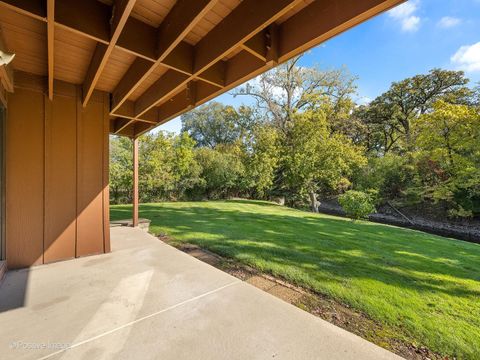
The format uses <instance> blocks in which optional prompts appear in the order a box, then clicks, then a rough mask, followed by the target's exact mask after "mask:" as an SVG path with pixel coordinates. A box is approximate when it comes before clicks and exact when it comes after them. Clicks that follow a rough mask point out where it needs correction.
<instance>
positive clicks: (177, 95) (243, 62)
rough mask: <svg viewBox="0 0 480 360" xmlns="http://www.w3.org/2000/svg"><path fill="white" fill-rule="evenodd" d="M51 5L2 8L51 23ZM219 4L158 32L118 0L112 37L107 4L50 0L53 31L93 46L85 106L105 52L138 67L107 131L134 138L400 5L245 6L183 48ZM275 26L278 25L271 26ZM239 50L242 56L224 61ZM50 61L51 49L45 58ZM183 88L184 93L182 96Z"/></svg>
mask: <svg viewBox="0 0 480 360" xmlns="http://www.w3.org/2000/svg"><path fill="white" fill-rule="evenodd" d="M50 1H52V3H53V0H47V1H44V0H42V1H39V0H0V7H2V6H3V7H7V8H9V9H13V10H15V11H17V12H19V13H22V14H25V15H28V16H30V17H32V18H35V19H37V20H40V21H44V22H47V23H48V22H49V20H48V16H49V14H48V3H49V2H50ZM216 1H218V0H178V1H177V2H176V4H175V6H174V7H173V8H172V10H171V11H170V13H169V14H168V15H167V17H166V18H165V19H164V21H163V22H162V24H161V25H160V27H159V28H155V27H152V26H150V25H147V24H145V23H143V22H142V21H139V20H137V19H135V18H133V17H129V16H128V15H127V12H128V9H127V7H128V6H129V5H128V4H129V3H131V2H130V1H129V0H118V1H117V3H116V7H118V6H119V5H118V4H120V6H124V9H125V10H124V11H121V12H117V16H118V14H124V16H122V15H120V16H119V18H117V19H118V21H119V22H118V23H117V24H120V23H121V24H122V26H123V31H122V30H119V31H118V32H116V33H115V29H116V28H117V26H118V25H114V24H116V21H117V20H115V19H114V20H113V22H112V26H111V25H110V21H111V20H112V7H111V6H109V5H106V4H105V3H104V2H102V1H97V0H83V1H71V0H55V15H54V19H53V24H54V25H55V27H62V28H64V29H67V30H68V31H73V32H75V33H77V34H80V35H82V36H85V37H88V38H90V39H93V40H95V41H96V42H97V43H98V46H97V49H96V51H95V55H94V57H93V59H92V63H91V65H90V68H91V69H93V70H89V71H88V74H89V75H87V77H86V80H85V84H84V85H85V88H86V90H87V91H85V92H84V93H85V94H87V98H86V100H85V99H84V100H85V103H86V101H88V93H89V92H90V93H91V91H93V89H94V88H95V84H96V82H97V81H98V77H99V76H100V73H101V68H102V67H104V66H105V64H106V62H107V60H108V51H110V52H111V51H113V50H114V49H115V48H120V49H122V50H124V51H127V52H129V53H130V54H132V55H134V56H135V57H136V59H135V60H134V62H133V64H132V65H131V66H130V68H129V69H128V71H127V72H126V73H125V75H124V77H123V78H122V79H121V81H120V82H119V83H118V85H117V88H116V89H115V90H114V92H113V93H112V104H113V110H114V111H112V112H111V115H113V116H118V117H119V119H117V120H114V121H113V126H112V130H114V131H115V132H117V133H119V134H122V135H127V136H131V137H136V136H138V135H139V134H141V133H143V132H145V131H147V130H148V129H149V128H151V127H153V126H156V125H158V124H159V123H162V122H164V121H165V120H167V119H170V118H171V117H172V116H177V115H179V114H181V113H183V112H184V111H186V110H187V109H190V108H192V107H193V106H197V105H199V104H202V103H204V102H205V101H208V100H210V99H212V98H214V97H215V96H217V95H219V94H221V93H223V92H225V91H227V90H229V89H231V88H233V87H234V86H237V85H239V84H241V83H243V82H244V81H247V80H249V79H251V78H252V77H254V76H255V75H258V74H260V73H262V72H264V71H266V70H268V69H270V68H271V67H273V66H275V65H276V64H278V63H281V62H284V61H286V60H288V59H289V58H291V57H293V56H295V55H298V54H300V53H302V52H304V51H306V50H308V49H309V48H311V47H313V46H315V45H318V44H320V43H322V42H324V41H326V40H328V39H330V38H332V37H333V36H336V35H338V34H339V33H341V32H343V31H345V30H347V29H349V28H351V27H353V26H355V25H357V24H359V23H361V22H363V21H365V20H367V19H369V18H371V17H373V16H374V15H377V14H379V13H381V12H383V11H386V10H388V9H390V8H392V7H394V6H396V5H398V4H400V3H402V2H404V0H362V1H358V0H357V1H356V0H328V1H327V0H324V1H323V0H322V1H319V0H318V1H313V2H312V3H311V4H309V5H308V6H306V7H305V8H303V9H302V10H300V11H299V12H297V13H296V14H295V15H292V16H290V17H288V13H289V11H290V10H291V9H292V8H294V7H296V6H297V5H299V4H300V3H303V1H304V0H264V1H258V0H243V1H242V2H240V4H239V5H237V6H236V7H235V8H234V9H233V11H231V12H230V13H229V15H227V16H226V17H225V18H223V20H222V21H220V23H218V24H217V25H216V26H215V27H214V28H213V29H212V30H210V31H209V32H208V33H207V35H205V36H204V37H203V38H202V39H201V40H200V41H199V42H198V43H197V44H196V45H191V44H189V43H187V42H186V41H185V38H186V35H187V33H189V32H190V31H191V30H192V29H193V27H194V26H195V25H196V24H198V22H199V21H200V19H202V18H204V17H205V15H206V14H207V12H208V11H209V10H211V9H212V7H213V5H214V4H215V3H216ZM122 4H123V5H122ZM132 7H133V5H132ZM130 11H131V8H130ZM114 14H115V13H114ZM128 14H130V13H129V12H128ZM284 15H287V16H284ZM284 17H286V19H284ZM280 18H282V21H283V22H282V23H281V24H279V25H275V23H276V21H277V20H278V19H280ZM117 35H118V36H117ZM238 49H243V51H241V52H239V53H237V54H236V55H235V56H233V57H230V58H229V59H228V60H225V59H226V58H228V57H229V56H231V53H232V52H233V51H234V50H236V51H238ZM51 53H52V51H50V48H49V55H51ZM157 66H164V67H167V68H169V69H170V70H168V71H167V72H166V73H164V74H163V75H162V77H161V78H160V79H159V80H158V81H157V82H155V83H154V84H153V85H151V87H150V88H148V89H147V90H146V91H145V92H144V93H143V94H141V95H140V97H138V98H137V100H136V101H135V102H132V101H130V100H128V98H129V97H130V96H131V94H132V93H133V91H135V89H138V87H139V85H140V84H141V83H142V82H144V81H145V80H146V79H147V77H149V75H150V74H152V72H153V71H154V69H155V67H157ZM50 74H51V72H50V62H49V75H50ZM91 74H93V75H91ZM52 77H53V76H52ZM89 79H93V80H89ZM49 83H50V80H49ZM192 84H194V85H192ZM187 88H188V89H189V90H188V91H187V90H185V89H187ZM192 90H195V91H194V95H195V96H193V97H192V96H190V95H188V94H187V93H192ZM49 95H50V89H49ZM120 118H122V119H120Z"/></svg>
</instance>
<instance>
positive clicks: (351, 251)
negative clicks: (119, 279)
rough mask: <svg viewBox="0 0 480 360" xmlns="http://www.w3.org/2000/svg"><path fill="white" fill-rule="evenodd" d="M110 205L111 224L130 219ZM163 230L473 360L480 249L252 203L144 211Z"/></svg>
mask: <svg viewBox="0 0 480 360" xmlns="http://www.w3.org/2000/svg"><path fill="white" fill-rule="evenodd" d="M130 211H131V210H130V207H129V206H112V207H111V218H112V219H115V220H117V219H125V218H129V217H131V215H130V214H131V212H130ZM140 216H141V217H144V218H148V219H151V220H152V226H151V231H152V232H154V233H156V234H160V233H166V234H168V235H169V236H171V237H172V238H173V239H174V241H176V242H179V243H181V242H188V243H193V244H197V245H199V246H201V247H204V248H207V249H209V250H211V251H213V252H216V253H218V254H221V255H224V256H228V257H231V258H233V259H236V260H238V261H240V262H242V263H245V264H248V265H250V266H253V267H255V268H258V269H260V270H262V271H265V272H268V273H272V274H274V275H277V276H280V277H283V278H285V279H287V280H289V281H291V282H294V283H296V284H299V285H302V286H305V287H308V288H310V289H312V290H315V291H317V292H320V293H322V294H326V295H328V296H330V297H332V298H334V299H337V300H338V301H340V302H342V303H345V304H348V305H350V306H352V307H353V308H355V309H358V310H359V311H362V312H364V313H366V314H368V315H369V316H370V317H371V318H373V319H376V320H378V321H379V322H381V323H382V324H384V325H385V327H386V328H387V329H389V330H391V331H388V332H389V333H391V334H394V336H395V337H397V338H400V339H402V340H405V341H409V342H413V343H414V344H416V345H417V346H421V345H423V346H427V347H428V348H430V349H431V350H433V351H436V352H438V353H440V354H443V355H450V356H456V357H458V358H465V359H467V358H468V359H480V246H479V245H476V244H470V243H466V242H462V241H457V240H451V239H446V238H442V237H438V236H434V235H429V234H425V233H422V232H417V231H412V230H408V229H401V228H397V227H392V226H386V225H381V224H375V223H370V222H355V223H353V222H351V221H350V220H347V219H343V218H338V217H333V216H327V215H321V214H320V215H317V214H312V213H308V212H303V211H297V210H292V209H289V208H285V207H280V206H276V205H273V204H271V203H267V202H258V201H243V200H238V201H218V202H179V203H162V204H144V205H141V206H140Z"/></svg>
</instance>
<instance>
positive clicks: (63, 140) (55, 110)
mask: <svg viewBox="0 0 480 360" xmlns="http://www.w3.org/2000/svg"><path fill="white" fill-rule="evenodd" d="M45 100H46V102H45V104H46V105H45V241H44V247H45V255H44V262H45V263H48V262H52V261H58V260H62V259H69V258H73V257H75V236H76V234H75V231H76V188H77V186H76V184H77V177H76V171H77V166H76V165H77V162H76V132H77V129H76V126H77V117H76V101H75V98H74V97H65V96H58V95H55V97H54V101H53V102H50V101H48V99H45Z"/></svg>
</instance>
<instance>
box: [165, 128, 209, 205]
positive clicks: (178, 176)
mask: <svg viewBox="0 0 480 360" xmlns="http://www.w3.org/2000/svg"><path fill="white" fill-rule="evenodd" d="M173 151H174V161H173V166H172V171H173V175H174V181H175V184H174V192H175V198H176V199H181V198H183V197H184V194H185V192H186V191H187V190H190V189H192V188H194V187H195V186H196V185H197V184H199V183H200V173H201V170H202V169H201V166H200V164H198V162H197V160H196V158H195V140H193V139H192V138H191V137H190V136H189V135H188V134H187V133H186V132H183V133H182V134H180V135H179V136H176V137H174V138H173Z"/></svg>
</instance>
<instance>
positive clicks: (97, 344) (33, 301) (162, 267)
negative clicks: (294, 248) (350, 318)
mask: <svg viewBox="0 0 480 360" xmlns="http://www.w3.org/2000/svg"><path fill="white" fill-rule="evenodd" d="M111 231H112V248H113V251H112V253H110V254H106V255H99V256H92V257H86V258H82V259H76V260H71V261H65V262H60V263H55V264H50V265H44V266H39V267H35V268H32V269H30V270H20V271H13V272H9V273H7V276H6V278H5V279H4V281H3V283H2V285H1V286H0V358H1V359H165V360H168V359H172V360H173V359H175V360H181V359H188V360H190V359H222V360H223V359H229V360H234V359H239V360H240V359H241V360H244V359H302V360H304V359H305V360H306V359H316V360H318V359H329V360H334V359H342V360H348V359H355V360H361V359H369V360H371V359H400V358H399V357H397V356H396V355H394V354H392V353H390V352H388V351H386V350H384V349H381V348H379V347H377V346H376V345H373V344H371V343H369V342H367V341H365V340H363V339H361V338H359V337H357V336H355V335H353V334H351V333H348V332H346V331H344V330H342V329H340V328H337V327H335V326H333V325H331V324H330V323H328V322H325V321H323V320H321V319H319V318H317V317H315V316H313V315H310V314H308V313H306V312H304V311H302V310H300V309H298V308H296V307H294V306H292V305H290V304H287V303H285V302H283V301H281V300H279V299H277V298H275V297H274V296H272V295H270V294H267V293H264V292H263V291H261V290H259V289H257V288H255V287H253V286H251V285H249V284H246V283H243V282H241V281H240V280H238V279H236V278H234V277H232V276H230V275H228V274H225V273H223V272H221V271H219V270H217V269H215V268H213V267H211V266H209V265H208V264H205V263H202V262H201V261H199V260H197V259H194V258H193V257H190V256H189V255H187V254H185V253H182V252H181V251H178V250H176V249H174V248H172V247H170V246H168V245H166V244H164V243H162V242H161V241H159V240H157V239H156V238H154V237H153V236H150V235H148V234H146V233H144V232H142V231H141V230H137V229H131V228H112V229H111ZM65 348H66V350H65Z"/></svg>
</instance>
